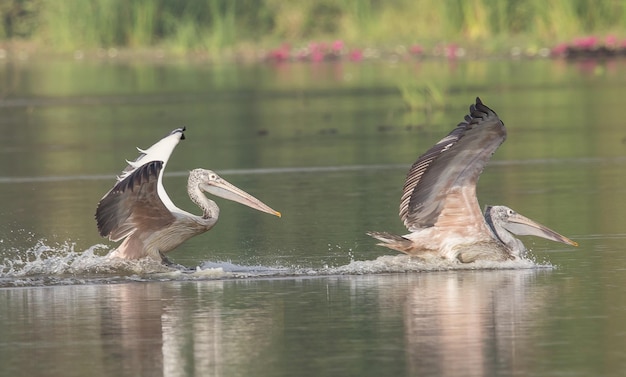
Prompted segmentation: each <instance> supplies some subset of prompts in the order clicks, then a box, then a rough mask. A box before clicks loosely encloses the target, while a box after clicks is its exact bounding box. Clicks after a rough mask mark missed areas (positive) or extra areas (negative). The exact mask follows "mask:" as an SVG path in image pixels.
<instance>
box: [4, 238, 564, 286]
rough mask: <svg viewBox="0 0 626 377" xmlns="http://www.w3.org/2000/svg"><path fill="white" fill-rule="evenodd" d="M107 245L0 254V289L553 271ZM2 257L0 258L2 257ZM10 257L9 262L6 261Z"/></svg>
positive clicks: (530, 264)
mask: <svg viewBox="0 0 626 377" xmlns="http://www.w3.org/2000/svg"><path fill="white" fill-rule="evenodd" d="M109 252H110V250H109V247H108V246H106V245H100V244H98V245H93V246H91V247H89V248H88V249H86V250H84V251H82V252H77V251H75V244H74V243H71V242H68V241H65V242H63V243H60V244H56V245H48V244H47V241H46V240H43V239H42V240H38V241H37V242H36V244H35V245H34V246H33V247H31V248H29V249H27V250H22V251H20V250H6V249H5V250H4V251H0V257H2V259H0V287H16V286H41V285H68V284H94V283H122V282H131V281H169V280H202V279H229V278H260V277H285V276H326V275H362V274H380V273H407V272H428V271H445V270H478V269H481V270H484V269H529V268H554V266H552V265H550V264H549V263H541V264H539V263H537V262H535V261H533V260H527V259H523V260H518V261H507V262H489V261H479V262H474V263H469V264H462V263H458V262H452V261H446V260H441V259H437V260H428V261H424V260H421V259H418V258H411V257H409V256H406V255H393V256H392V255H384V256H380V257H378V258H376V259H374V260H364V261H359V260H355V258H354V254H353V251H352V250H349V254H350V256H351V258H350V259H351V261H350V262H349V263H348V264H346V265H341V266H334V267H329V266H327V265H325V266H324V267H321V268H313V267H303V266H289V267H284V266H262V265H253V266H246V265H239V264H235V263H232V262H230V261H226V262H224V261H222V262H220V261H218V262H210V261H206V262H203V263H201V264H200V265H199V266H198V267H196V268H195V269H188V270H185V269H174V268H170V267H167V266H164V265H162V264H161V263H159V262H158V261H155V260H152V259H149V258H144V259H141V260H123V259H118V258H109V257H108V256H107V254H108V253H109ZM3 254H4V255H3ZM7 255H11V257H10V258H9V257H7Z"/></svg>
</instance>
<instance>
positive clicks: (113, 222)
mask: <svg viewBox="0 0 626 377" xmlns="http://www.w3.org/2000/svg"><path fill="white" fill-rule="evenodd" d="M184 131H185V127H183V128H177V129H175V130H173V131H172V132H170V134H169V135H167V136H165V137H164V138H163V139H161V140H160V141H158V142H157V143H156V144H154V145H153V146H151V147H150V148H148V149H146V150H142V149H139V148H137V150H138V151H139V153H140V155H139V157H138V158H137V159H136V160H135V161H132V162H131V161H126V162H127V163H128V166H127V167H126V168H125V169H124V171H123V172H122V174H121V175H119V176H118V177H117V182H116V184H115V185H114V186H113V188H112V189H111V190H110V191H109V192H107V193H106V195H104V196H103V197H102V199H101V200H100V202H99V203H98V208H97V209H96V222H97V224H98V231H99V232H100V235H101V236H102V237H107V238H108V239H109V240H111V241H122V240H123V242H122V244H121V245H120V246H119V247H118V248H117V249H116V250H114V251H113V252H112V253H111V254H110V256H111V257H119V258H124V259H139V258H143V257H150V258H153V259H156V260H158V261H162V262H163V263H164V264H167V265H171V264H172V263H171V262H170V261H169V260H168V259H167V258H166V257H165V253H167V252H169V251H171V250H173V249H175V248H176V247H178V246H179V245H180V244H182V243H183V242H185V241H186V240H188V239H189V238H191V237H193V236H195V235H198V234H201V233H204V232H206V231H208V230H210V229H211V228H213V226H214V225H215V223H216V222H217V219H218V217H219V214H220V209H219V207H218V206H217V204H215V202H214V201H212V200H210V199H208V198H207V197H206V196H205V195H204V194H203V192H207V193H210V194H213V195H216V196H219V197H222V198H225V199H229V200H233V201H235V202H238V203H241V204H244V205H247V206H249V207H251V208H254V209H256V210H259V211H262V212H267V213H269V214H272V215H275V216H278V217H280V216H281V215H280V212H277V211H275V210H273V209H272V208H270V207H268V206H267V205H265V204H263V203H262V202H261V201H260V200H258V199H257V198H255V197H253V196H252V195H250V194H248V193H246V192H244V191H243V190H241V189H239V188H237V187H235V186H233V185H232V184H230V183H228V182H227V181H226V180H224V179H223V178H221V177H220V176H218V175H217V174H216V173H215V172H213V171H211V170H205V169H194V170H192V171H191V172H190V173H189V180H188V182H187V193H188V194H189V198H190V199H191V201H192V202H194V203H195V204H196V205H197V206H198V207H200V209H201V210H202V216H196V215H193V214H191V213H189V212H186V211H183V210H182V209H180V208H178V207H176V206H175V205H174V203H173V202H172V200H170V198H169V196H168V195H167V193H166V192H165V188H164V187H163V171H164V170H165V165H167V161H168V160H169V158H170V155H171V154H172V151H173V150H174V148H175V147H176V145H177V144H178V142H179V141H180V140H183V139H185V134H184Z"/></svg>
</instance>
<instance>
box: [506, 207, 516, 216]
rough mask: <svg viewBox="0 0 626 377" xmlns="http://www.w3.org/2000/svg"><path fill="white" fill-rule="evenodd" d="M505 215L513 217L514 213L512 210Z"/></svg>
mask: <svg viewBox="0 0 626 377" xmlns="http://www.w3.org/2000/svg"><path fill="white" fill-rule="evenodd" d="M506 214H507V215H509V216H512V215H515V211H513V210H512V209H509V210H508V211H506Z"/></svg>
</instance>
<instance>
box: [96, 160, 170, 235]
mask: <svg viewBox="0 0 626 377" xmlns="http://www.w3.org/2000/svg"><path fill="white" fill-rule="evenodd" d="M162 169H163V161H150V162H148V163H146V164H144V165H142V166H140V167H138V168H137V169H136V170H135V171H134V172H132V173H131V174H130V175H128V176H126V177H125V178H124V179H122V180H121V181H119V182H118V183H117V184H116V185H115V186H114V187H113V188H112V189H111V190H110V191H109V192H108V193H107V194H106V195H105V196H104V197H103V198H102V200H100V202H99V203H98V208H97V209H96V222H97V224H98V231H99V232H100V235H101V236H103V237H109V239H110V240H112V241H119V240H121V239H123V238H125V237H127V236H128V235H130V234H131V233H133V232H134V231H135V230H137V229H138V228H142V229H159V228H161V227H164V226H167V225H169V224H171V223H172V222H173V221H174V220H175V219H174V216H173V215H172V214H171V212H170V211H169V210H168V209H167V208H166V207H165V205H164V204H163V202H162V201H161V199H160V198H159V195H158V190H157V187H158V179H159V173H160V172H161V170H162Z"/></svg>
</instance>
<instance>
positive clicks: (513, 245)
mask: <svg viewBox="0 0 626 377" xmlns="http://www.w3.org/2000/svg"><path fill="white" fill-rule="evenodd" d="M485 220H486V222H487V225H489V229H491V231H492V232H493V234H494V236H495V237H496V239H497V240H498V241H500V242H501V243H502V244H503V245H504V247H506V249H507V250H508V251H509V253H510V254H511V255H512V256H514V257H521V256H523V255H524V254H525V253H526V247H525V246H524V244H523V243H522V241H520V240H518V239H517V238H515V237H514V236H513V234H511V233H510V232H509V231H508V230H506V229H504V227H503V226H502V225H500V223H499V222H497V221H493V219H492V218H491V214H490V212H489V211H487V212H485Z"/></svg>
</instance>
